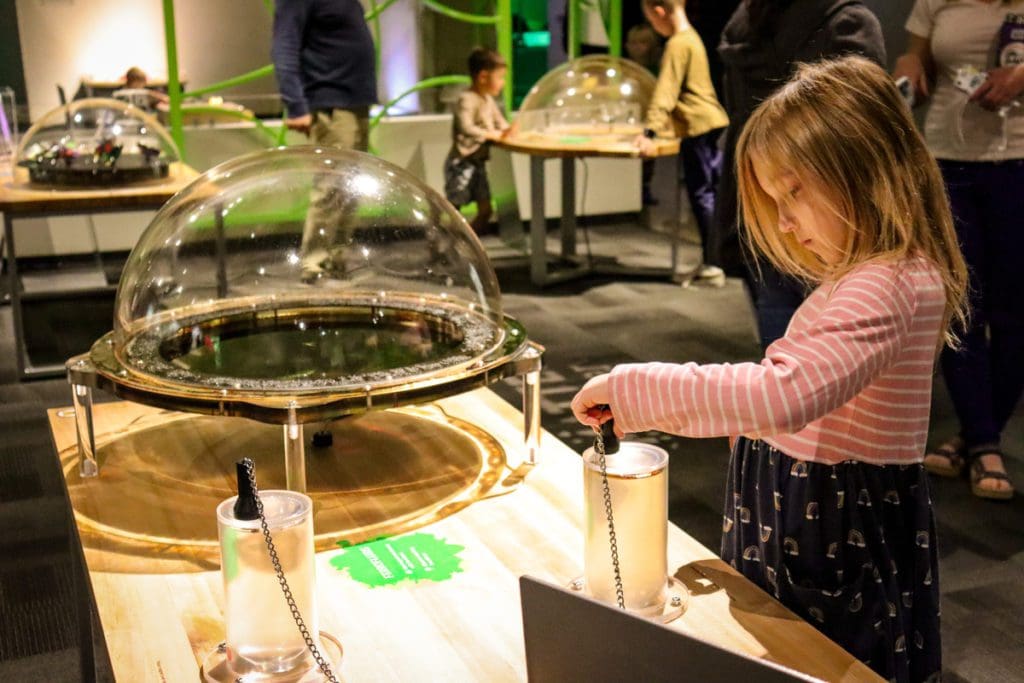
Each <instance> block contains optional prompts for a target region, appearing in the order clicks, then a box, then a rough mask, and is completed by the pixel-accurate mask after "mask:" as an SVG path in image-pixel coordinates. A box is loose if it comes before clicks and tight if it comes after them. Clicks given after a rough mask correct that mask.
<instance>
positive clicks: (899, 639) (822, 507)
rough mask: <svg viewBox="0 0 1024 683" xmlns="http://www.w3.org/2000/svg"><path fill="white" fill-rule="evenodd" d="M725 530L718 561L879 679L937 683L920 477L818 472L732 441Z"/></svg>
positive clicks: (863, 469) (858, 469)
mask: <svg viewBox="0 0 1024 683" xmlns="http://www.w3.org/2000/svg"><path fill="white" fill-rule="evenodd" d="M722 530H723V533H722V559H724V560H725V561H726V562H728V563H729V564H731V565H732V566H733V567H734V568H736V569H737V570H738V571H739V572H740V573H742V574H743V575H744V576H746V577H747V578H748V579H750V580H751V581H753V582H754V583H756V584H758V585H759V586H761V587H762V588H763V589H764V590H765V591H767V592H768V593H769V594H771V595H774V596H775V597H776V598H777V599H778V600H779V601H780V602H781V603H782V604H784V605H785V606H786V607H788V608H789V609H791V610H792V611H794V612H796V613H797V614H798V615H800V616H801V617H803V618H804V619H806V620H807V621H808V622H810V623H811V624H813V625H814V626H815V627H817V628H818V630H820V631H821V632H822V633H824V634H825V635H826V636H828V637H829V638H831V639H832V640H834V641H835V642H837V643H839V644H840V645H841V646H842V647H844V648H845V649H846V650H847V651H848V652H850V653H851V654H852V655H853V656H855V657H857V658H858V659H860V660H861V661H863V662H864V663H865V664H867V665H868V666H870V667H871V668H872V669H874V670H875V671H876V672H877V673H878V674H879V675H880V676H882V678H884V679H886V680H890V681H899V682H900V683H903V682H908V683H909V682H911V681H926V680H938V679H939V677H940V675H941V670H942V652H941V641H940V636H939V572H938V569H939V567H938V553H937V552H936V547H935V519H934V516H933V515H932V507H931V498H930V496H929V493H928V478H927V475H926V473H925V470H924V467H923V466H922V465H920V464H915V465H884V466H882V465H870V464H867V463H863V462H857V461H852V460H851V461H847V462H843V463H840V464H838V465H824V464H819V463H812V462H807V461H804V460H797V459H795V458H791V457H789V456H788V455H786V454H785V453H782V452H781V451H779V450H777V449H775V448H773V447H771V446H769V445H768V444H766V443H764V442H762V441H752V440H750V439H747V438H743V437H741V438H740V439H739V440H738V441H737V442H736V446H735V448H734V449H733V453H732V460H731V462H730V466H729V480H728V485H727V489H726V502H725V515H724V519H723V526H722Z"/></svg>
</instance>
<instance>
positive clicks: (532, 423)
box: [523, 369, 541, 465]
mask: <svg viewBox="0 0 1024 683" xmlns="http://www.w3.org/2000/svg"><path fill="white" fill-rule="evenodd" d="M540 433H541V432H540V369H537V370H534V371H532V372H527V373H525V374H523V439H524V442H525V446H526V462H527V463H528V464H530V465H536V464H537V456H538V454H539V453H540Z"/></svg>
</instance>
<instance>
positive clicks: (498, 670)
mask: <svg viewBox="0 0 1024 683" xmlns="http://www.w3.org/2000/svg"><path fill="white" fill-rule="evenodd" d="M440 403H441V405H442V407H443V408H444V410H445V411H446V412H447V413H449V414H451V415H454V416H457V417H460V418H461V419H463V420H466V421H469V422H472V423H473V424H475V425H478V426H479V427H482V428H484V429H486V430H487V432H489V433H490V434H491V436H493V437H494V439H495V440H496V441H497V442H498V443H499V444H500V445H501V446H502V447H503V448H504V450H505V451H506V454H507V460H509V461H511V462H513V463H517V462H520V456H521V455H522V454H523V447H522V445H521V444H522V427H521V425H522V415H521V414H520V413H519V412H518V411H517V410H515V409H514V408H512V407H511V406H510V405H508V404H507V403H506V402H504V401H503V400H501V399H500V398H498V397H497V395H496V394H494V393H492V392H491V391H490V390H487V389H480V390H477V391H474V392H471V393H468V394H463V395H461V396H455V397H452V398H449V399H445V400H443V401H441V402H440ZM153 415H159V411H156V410H155V409H152V408H147V407H144V406H140V405H137V404H131V403H112V404H104V405H98V406H96V407H95V416H96V422H97V434H98V439H97V441H103V440H105V439H106V440H109V439H110V437H111V435H117V434H118V433H123V432H124V431H125V430H127V429H128V428H129V427H130V425H131V424H132V423H133V421H136V420H138V419H139V418H140V417H142V416H153ZM165 415H167V414H165ZM49 418H50V425H51V429H52V433H53V439H54V444H55V446H56V449H57V452H58V454H59V457H60V459H61V463H62V465H63V469H64V471H65V473H71V472H74V471H76V465H77V461H76V457H77V456H76V449H75V421H74V417H73V415H71V410H70V409H62V410H51V411H50V413H49ZM168 419H173V417H172V416H169V415H168ZM680 466H682V464H681V465H680ZM723 466H724V463H723ZM100 472H101V474H100V476H99V478H98V479H90V480H88V486H93V487H96V486H103V485H104V481H103V475H104V470H103V468H102V467H101V469H100ZM70 481H71V477H70V476H69V482H70ZM82 485H83V483H82V482H81V481H79V482H78V483H77V484H74V485H71V484H69V487H70V488H71V489H72V491H71V492H72V500H76V499H77V502H76V503H74V505H75V508H76V509H75V513H76V524H77V526H78V528H79V530H80V531H81V530H82V523H83V522H82V519H81V517H82V516H83V514H85V515H87V514H88V511H87V510H83V509H82V508H85V507H88V506H89V502H90V501H89V494H88V492H85V493H84V497H83V492H81V491H79V492H77V495H76V492H75V491H74V488H75V486H82ZM509 491H511V492H509ZM209 515H210V516H213V515H214V510H213V509H210V510H209ZM582 525H583V491H582V466H581V461H580V457H579V455H577V454H576V453H575V452H573V451H572V450H570V449H569V448H568V447H567V446H566V445H564V444H563V443H561V442H560V441H558V440H557V439H556V438H554V437H553V436H551V435H550V434H548V433H545V434H544V436H543V443H542V449H541V454H540V459H539V464H538V465H537V466H536V467H534V468H533V469H532V470H531V471H529V473H528V474H527V475H526V477H525V480H522V482H521V483H519V484H518V486H516V487H514V488H511V489H509V488H506V489H504V490H503V491H502V493H501V494H499V495H494V496H490V497H485V498H484V499H482V500H478V501H477V502H474V503H472V504H471V505H469V506H467V507H464V508H461V509H460V510H459V511H458V512H457V513H456V514H452V515H451V516H448V517H446V518H443V519H441V520H439V521H436V522H434V523H431V524H429V525H427V526H425V527H423V528H422V529H420V530H419V531H421V532H425V533H430V534H433V535H434V536H436V537H439V538H442V539H444V540H445V541H447V542H448V543H452V544H457V545H458V546H462V550H461V551H460V554H459V556H460V558H461V570H460V571H457V572H456V573H454V574H452V575H451V578H449V579H448V580H445V581H440V582H434V581H428V580H424V581H420V582H418V583H413V582H408V581H407V582H404V583H400V584H398V585H392V586H381V587H372V588H371V587H368V586H367V585H364V584H362V583H359V582H357V581H355V580H354V579H353V578H352V576H350V574H349V573H347V572H345V571H341V570H339V569H337V568H335V567H334V566H332V564H331V559H332V558H336V557H337V556H338V555H339V554H341V553H344V552H346V551H344V550H342V549H340V548H335V549H333V550H328V551H325V552H321V553H318V555H317V565H316V569H317V596H318V603H319V609H320V627H321V629H323V630H325V631H327V632H329V633H331V634H333V635H334V636H336V637H337V638H339V639H340V641H341V642H342V644H343V646H344V652H345V654H344V658H343V661H342V664H341V666H340V674H341V676H342V677H343V679H344V680H348V681H486V682H488V683H491V682H496V681H521V680H525V678H526V664H525V656H524V645H523V633H522V620H521V613H520V604H519V588H518V577H519V576H520V575H523V574H529V575H531V576H534V577H537V578H540V579H545V580H548V581H551V582H555V583H558V584H564V583H567V582H568V581H569V580H571V579H572V578H574V577H576V576H579V575H580V574H581V573H582V562H583V531H582ZM89 538H90V539H91V540H86V541H85V542H84V545H85V548H84V553H85V562H86V565H87V568H88V576H89V578H90V580H91V584H92V592H93V594H94V596H95V600H96V605H97V608H98V614H99V620H100V623H101V625H102V629H103V634H104V636H105V639H106V643H107V647H108V650H109V653H110V658H111V662H112V665H113V671H114V673H115V676H116V679H117V680H118V681H131V682H132V683H136V682H141V681H165V682H171V683H177V682H179V681H182V682H186V681H187V682H188V683H193V682H194V681H197V680H198V677H199V666H200V663H201V662H202V661H203V659H204V658H205V656H206V655H207V654H208V653H209V652H210V651H211V650H212V649H213V648H215V647H216V646H217V644H218V643H220V642H221V641H222V639H223V637H224V622H223V619H224V613H223V592H222V584H221V575H220V572H219V571H217V570H216V569H215V568H211V565H210V563H208V562H207V563H201V562H198V561H197V562H196V563H195V566H192V567H188V566H187V564H188V563H187V559H188V552H187V551H186V550H182V549H177V548H176V549H170V550H171V551H172V552H173V554H174V555H175V556H176V557H177V558H178V559H179V560H184V561H186V562H185V564H184V565H183V567H185V568H183V569H181V570H180V571H177V572H167V571H166V569H163V570H161V569H156V567H158V565H157V564H154V565H152V566H153V568H154V569H153V570H151V571H146V568H145V564H144V562H145V560H142V559H139V558H128V559H129V560H131V561H137V562H140V563H142V564H138V565H137V566H136V567H135V568H134V570H132V571H119V572H114V571H104V570H102V569H101V567H102V566H103V565H104V564H105V563H106V562H108V561H109V560H110V559H111V553H116V552H118V548H119V546H118V545H117V544H116V543H115V542H114V541H109V542H108V541H106V540H104V538H103V537H97V536H96V535H95V534H89ZM668 560H669V568H670V569H669V571H670V572H672V573H673V574H674V576H675V577H676V578H678V579H679V580H680V581H682V582H683V583H684V584H685V585H686V586H687V587H688V588H689V590H690V593H691V595H692V597H691V599H690V604H689V607H688V609H687V611H686V613H685V614H684V615H683V616H682V617H681V618H679V619H677V620H676V621H675V622H673V623H672V628H676V629H678V630H680V631H682V632H685V633H689V634H692V635H696V636H699V637H701V638H704V639H706V640H709V641H711V642H714V643H716V644H718V645H720V646H723V647H726V648H729V649H731V650H734V651H737V652H743V653H747V654H749V655H753V656H755V657H762V658H765V659H769V660H772V661H775V662H778V663H780V664H783V665H785V666H789V667H792V668H794V669H797V670H799V671H802V672H805V673H807V674H809V675H812V676H815V677H819V678H822V679H825V680H829V681H877V680H880V679H878V678H877V677H876V676H875V675H874V674H873V673H872V672H871V671H870V670H869V669H868V668H867V667H865V666H864V665H863V664H862V663H860V662H858V661H856V660H855V659H853V657H851V656H850V655H849V654H847V653H846V652H845V651H844V650H842V649H841V648H840V647H839V646H838V645H836V644H834V643H833V642H831V641H830V640H828V639H826V638H825V637H824V636H823V635H821V634H820V633H819V632H818V631H817V630H815V629H814V628H813V627H812V626H811V625H810V624H808V623H807V622H805V621H803V620H802V619H800V618H798V617H796V616H795V615H793V614H792V613H791V612H789V611H787V610H786V609H784V608H783V607H781V606H780V605H779V603H777V602H776V601H775V600H774V599H772V598H770V597H769V596H768V595H767V594H766V593H764V592H763V591H761V590H760V589H759V588H757V587H755V586H754V585H753V584H752V583H750V582H749V581H747V580H746V579H744V578H743V577H741V576H739V575H738V574H737V573H736V572H735V571H734V570H732V569H731V568H730V567H729V566H728V565H726V564H725V563H724V562H722V561H721V560H720V559H719V558H717V557H716V556H715V554H714V553H712V552H711V551H710V550H708V549H707V548H705V547H704V546H702V545H701V544H700V543H698V542H696V541H695V540H694V539H693V538H691V537H690V536H689V535H688V534H686V532H684V531H682V530H681V529H679V528H678V527H676V526H674V525H671V524H670V525H669V534H668ZM161 572H162V573H161ZM263 597H266V598H269V599H277V598H279V597H280V596H278V595H268V596H263Z"/></svg>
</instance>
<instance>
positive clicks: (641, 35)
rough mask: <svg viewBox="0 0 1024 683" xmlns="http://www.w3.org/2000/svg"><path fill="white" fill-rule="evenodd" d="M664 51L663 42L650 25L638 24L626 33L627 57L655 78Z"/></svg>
mask: <svg viewBox="0 0 1024 683" xmlns="http://www.w3.org/2000/svg"><path fill="white" fill-rule="evenodd" d="M662 51H663V48H662V41H661V39H660V38H659V37H658V34H657V33H655V31H654V28H652V27H651V25H650V24H637V25H636V26H633V27H632V28H630V29H629V31H628V32H627V33H626V56H627V57H629V58H630V59H632V60H633V61H634V62H636V63H637V64H639V65H640V66H642V67H644V68H645V69H647V70H648V71H650V72H651V73H652V74H654V75H655V76H657V75H658V67H659V66H660V65H661V54H662Z"/></svg>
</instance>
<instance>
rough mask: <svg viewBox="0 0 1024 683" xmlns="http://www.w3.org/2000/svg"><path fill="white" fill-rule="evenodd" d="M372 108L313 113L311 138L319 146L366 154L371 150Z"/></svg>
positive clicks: (310, 130)
mask: <svg viewBox="0 0 1024 683" xmlns="http://www.w3.org/2000/svg"><path fill="white" fill-rule="evenodd" d="M369 132H370V108H369V107H357V108H355V109H332V110H331V111H315V112H313V125H312V126H311V127H310V129H309V136H310V138H312V140H313V143H314V144H317V145H323V146H327V145H330V146H332V147H342V148H344V149H355V150H358V151H360V152H365V151H366V150H367V149H368V148H369V142H370V141H369Z"/></svg>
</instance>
